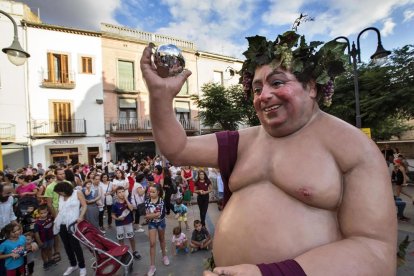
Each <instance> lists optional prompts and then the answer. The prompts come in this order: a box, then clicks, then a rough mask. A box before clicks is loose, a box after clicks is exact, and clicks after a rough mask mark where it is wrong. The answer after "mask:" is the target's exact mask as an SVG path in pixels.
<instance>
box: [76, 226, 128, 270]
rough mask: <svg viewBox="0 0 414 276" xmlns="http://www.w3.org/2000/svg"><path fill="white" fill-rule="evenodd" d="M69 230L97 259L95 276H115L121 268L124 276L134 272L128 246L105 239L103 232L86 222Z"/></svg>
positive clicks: (94, 266)
mask: <svg viewBox="0 0 414 276" xmlns="http://www.w3.org/2000/svg"><path fill="white" fill-rule="evenodd" d="M69 229H70V231H71V232H72V233H73V236H74V237H75V238H76V239H77V240H79V242H81V243H82V244H83V245H85V246H86V247H87V248H88V249H89V250H90V251H91V253H92V254H93V256H94V257H95V262H94V263H93V264H92V268H93V269H94V270H95V275H97V276H106V275H113V274H115V273H116V272H117V271H118V270H119V268H120V267H121V266H122V267H123V268H124V275H128V272H130V271H132V261H133V257H132V253H131V252H129V251H128V246H127V245H120V244H118V243H116V242H114V241H112V240H109V239H107V238H105V237H104V236H103V235H102V233H101V231H99V230H98V229H97V228H96V227H94V226H93V225H92V224H90V223H89V222H87V221H86V220H83V221H81V222H80V223H78V224H75V223H74V224H72V225H70V226H69Z"/></svg>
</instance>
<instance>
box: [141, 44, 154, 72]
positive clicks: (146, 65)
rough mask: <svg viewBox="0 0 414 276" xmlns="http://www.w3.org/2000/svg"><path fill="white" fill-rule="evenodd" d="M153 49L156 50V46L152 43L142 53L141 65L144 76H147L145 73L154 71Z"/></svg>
mask: <svg viewBox="0 0 414 276" xmlns="http://www.w3.org/2000/svg"><path fill="white" fill-rule="evenodd" d="M153 48H154V44H153V43H150V44H149V45H148V46H147V47H145V49H144V51H143V52H142V56H141V61H140V65H141V71H142V74H143V75H145V73H147V72H148V71H153V69H154V68H153V65H152V61H151V56H152V49H153Z"/></svg>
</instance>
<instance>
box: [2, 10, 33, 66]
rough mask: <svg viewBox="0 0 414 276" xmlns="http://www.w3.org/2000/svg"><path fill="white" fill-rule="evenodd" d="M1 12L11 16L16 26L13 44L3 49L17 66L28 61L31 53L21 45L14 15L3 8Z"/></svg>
mask: <svg viewBox="0 0 414 276" xmlns="http://www.w3.org/2000/svg"><path fill="white" fill-rule="evenodd" d="M0 13H1V14H3V15H5V16H6V17H7V18H9V19H10V20H11V21H12V23H13V27H14V39H13V42H12V44H11V45H10V46H9V47H7V48H3V49H2V51H3V52H4V53H6V54H7V57H8V58H9V60H10V62H11V63H13V64H14V65H17V66H19V65H23V64H24V63H25V62H26V59H27V58H28V57H30V55H29V53H27V52H26V51H25V50H23V48H22V46H21V45H20V42H19V36H18V34H17V24H16V21H14V19H13V17H11V16H10V15H9V14H8V13H6V12H4V11H2V10H0Z"/></svg>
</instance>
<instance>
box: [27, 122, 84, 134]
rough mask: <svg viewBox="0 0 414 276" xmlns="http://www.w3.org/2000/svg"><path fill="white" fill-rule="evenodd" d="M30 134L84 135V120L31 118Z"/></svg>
mask: <svg viewBox="0 0 414 276" xmlns="http://www.w3.org/2000/svg"><path fill="white" fill-rule="evenodd" d="M32 135H33V136H36V137H45V136H85V135H86V120H85V119H76V120H33V121H32Z"/></svg>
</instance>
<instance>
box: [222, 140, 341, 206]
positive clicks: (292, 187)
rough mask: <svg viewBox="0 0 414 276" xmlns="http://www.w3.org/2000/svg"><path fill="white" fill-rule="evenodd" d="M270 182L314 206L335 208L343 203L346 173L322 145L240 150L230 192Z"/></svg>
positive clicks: (256, 146)
mask: <svg viewBox="0 0 414 276" xmlns="http://www.w3.org/2000/svg"><path fill="white" fill-rule="evenodd" d="M269 182H270V183H272V184H273V185H275V188H277V189H280V190H282V191H283V192H285V193H286V194H287V195H288V196H291V197H294V198H296V199H298V200H300V201H302V202H304V203H305V204H308V205H310V206H314V207H319V208H323V209H335V208H336V207H337V206H338V204H339V203H340V199H341V194H342V174H341V172H340V170H339V168H338V167H337V164H336V162H335V159H334V157H333V156H332V155H331V153H329V152H328V151H327V150H326V149H325V148H324V146H323V145H322V144H320V143H312V141H301V142H300V143H294V141H293V142H290V141H288V142H281V143H278V142H275V143H272V144H260V143H254V144H251V145H249V147H244V148H243V150H242V152H241V154H240V151H239V156H238V159H237V163H236V166H235V168H234V170H233V173H232V175H231V177H230V189H231V190H232V191H233V192H237V190H240V189H243V188H244V187H246V186H248V185H260V183H269Z"/></svg>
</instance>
